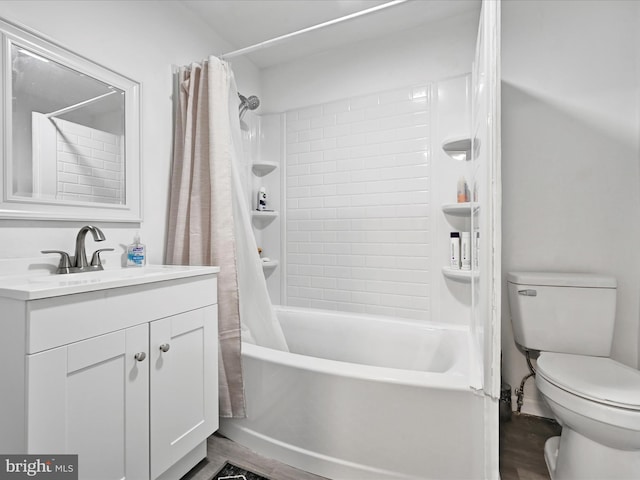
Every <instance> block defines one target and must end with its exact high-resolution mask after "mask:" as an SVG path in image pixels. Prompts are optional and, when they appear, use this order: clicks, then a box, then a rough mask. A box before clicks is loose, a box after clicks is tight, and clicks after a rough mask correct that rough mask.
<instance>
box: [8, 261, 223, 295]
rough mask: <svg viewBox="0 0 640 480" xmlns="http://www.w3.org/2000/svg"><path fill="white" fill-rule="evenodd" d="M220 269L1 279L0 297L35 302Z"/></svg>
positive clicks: (156, 267)
mask: <svg viewBox="0 0 640 480" xmlns="http://www.w3.org/2000/svg"><path fill="white" fill-rule="evenodd" d="M219 271H220V268H219V267H201V266H180V265H147V266H145V267H130V268H114V269H106V270H101V271H96V272H82V273H68V274H54V275H43V274H42V273H38V274H32V275H11V276H6V277H0V296H2V297H9V298H15V299H18V300H36V299H40V298H48V297H57V296H60V295H70V294H74V293H83V292H89V291H92V290H105V289H108V288H117V287H128V286H132V285H142V284H146V283H153V282H162V281H165V280H175V279H179V278H188V277H194V276H199V275H211V274H214V273H218V272H219Z"/></svg>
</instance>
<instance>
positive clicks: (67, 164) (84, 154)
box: [54, 119, 124, 203]
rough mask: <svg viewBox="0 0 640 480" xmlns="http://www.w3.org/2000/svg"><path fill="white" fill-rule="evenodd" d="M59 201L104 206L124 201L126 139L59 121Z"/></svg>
mask: <svg viewBox="0 0 640 480" xmlns="http://www.w3.org/2000/svg"><path fill="white" fill-rule="evenodd" d="M54 122H55V124H56V126H57V128H56V136H57V165H58V168H57V170H58V171H57V174H58V198H60V199H65V200H80V201H87V202H100V203H122V202H123V201H124V174H123V170H124V168H123V162H122V157H123V155H122V137H121V136H120V135H114V134H112V133H109V132H105V131H102V130H97V129H95V128H90V127H86V126H84V125H79V124H77V123H73V122H69V121H66V120H61V119H55V121H54Z"/></svg>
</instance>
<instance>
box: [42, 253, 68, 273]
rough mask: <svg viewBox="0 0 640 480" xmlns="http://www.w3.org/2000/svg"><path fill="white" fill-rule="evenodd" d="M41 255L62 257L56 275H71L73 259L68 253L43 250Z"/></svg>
mask: <svg viewBox="0 0 640 480" xmlns="http://www.w3.org/2000/svg"><path fill="white" fill-rule="evenodd" d="M40 253H57V254H59V255H60V263H59V264H58V270H56V273H69V272H70V271H71V259H70V258H69V254H68V253H67V252H63V251H62V250H42V251H41V252H40Z"/></svg>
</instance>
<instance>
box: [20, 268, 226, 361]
mask: <svg viewBox="0 0 640 480" xmlns="http://www.w3.org/2000/svg"><path fill="white" fill-rule="evenodd" d="M216 303H217V279H216V276H215V275H208V276H200V277H193V278H184V279H178V280H170V281H164V282H157V283H153V284H145V285H137V286H133V287H125V288H113V289H110V290H100V291H94V292H89V293H79V294H75V295H66V296H61V297H53V298H45V299H41V300H32V301H29V302H27V312H26V314H27V345H26V350H27V353H29V354H31V353H36V352H40V351H43V350H47V349H50V348H54V347H57V346H60V345H67V344H69V343H73V342H76V341H79V340H82V339H85V338H90V337H94V336H97V335H102V334H104V333H108V332H113V331H115V330H120V329H124V328H128V327H131V326H134V325H138V324H141V323H146V322H151V321H153V320H157V319H160V318H164V317H168V316H171V315H176V314H178V313H182V312H186V311H190V310H194V309H196V308H201V307H205V306H207V305H214V304H216Z"/></svg>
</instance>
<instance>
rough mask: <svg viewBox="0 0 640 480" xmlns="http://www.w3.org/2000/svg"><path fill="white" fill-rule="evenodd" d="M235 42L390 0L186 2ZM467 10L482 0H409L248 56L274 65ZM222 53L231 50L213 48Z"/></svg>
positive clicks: (477, 9)
mask: <svg viewBox="0 0 640 480" xmlns="http://www.w3.org/2000/svg"><path fill="white" fill-rule="evenodd" d="M181 3H182V4H183V5H184V6H185V7H186V8H187V9H189V10H191V11H192V12H193V13H194V14H195V15H197V16H198V17H199V18H202V19H203V20H204V21H205V22H206V23H207V24H208V25H209V26H211V28H213V29H214V30H215V31H216V32H217V33H218V34H219V35H221V36H222V37H223V38H224V39H225V40H227V41H228V42H229V43H230V44H231V45H232V50H237V49H240V48H244V47H247V46H250V45H254V44H256V43H260V42H264V41H266V40H270V39H272V38H275V37H278V36H280V35H285V34H288V33H291V32H295V31H298V30H301V29H303V28H308V27H311V26H314V25H317V24H319V23H323V22H327V21H329V20H333V19H336V18H340V17H343V16H345V15H349V14H352V13H355V12H358V11H361V10H365V9H368V8H372V7H375V6H378V5H381V4H384V3H387V0H213V1H212V0H181ZM467 12H475V13H476V14H479V12H480V0H408V1H406V2H404V3H400V4H397V5H394V6H391V7H389V8H385V9H383V10H380V11H377V12H374V13H370V14H367V15H363V16H361V17H358V18H356V19H352V20H348V21H346V22H342V23H339V24H337V25H332V26H329V27H327V28H323V29H321V30H316V31H313V32H310V33H305V34H302V35H300V36H296V37H294V38H290V39H288V40H285V41H284V42H281V43H279V44H277V45H274V46H271V47H269V48H265V49H262V50H259V51H257V52H254V53H250V54H247V55H246V57H247V58H249V59H250V60H251V61H252V62H253V63H254V64H256V65H257V66H258V67H260V68H269V67H272V66H275V65H278V64H280V63H286V62H290V61H293V60H295V59H298V58H302V57H305V56H309V55H313V54H316V53H320V52H323V51H326V50H330V49H334V48H340V47H341V46H344V45H347V44H350V43H355V42H360V41H365V40H367V39H371V38H374V37H381V36H384V35H388V34H391V33H394V32H398V31H403V30H407V29H410V28H415V27H418V26H420V25H427V24H429V23H432V22H437V21H439V20H442V19H444V18H447V17H451V16H455V15H460V14H463V13H467ZM211 53H212V54H214V55H218V56H222V55H223V54H225V53H228V52H211Z"/></svg>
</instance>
